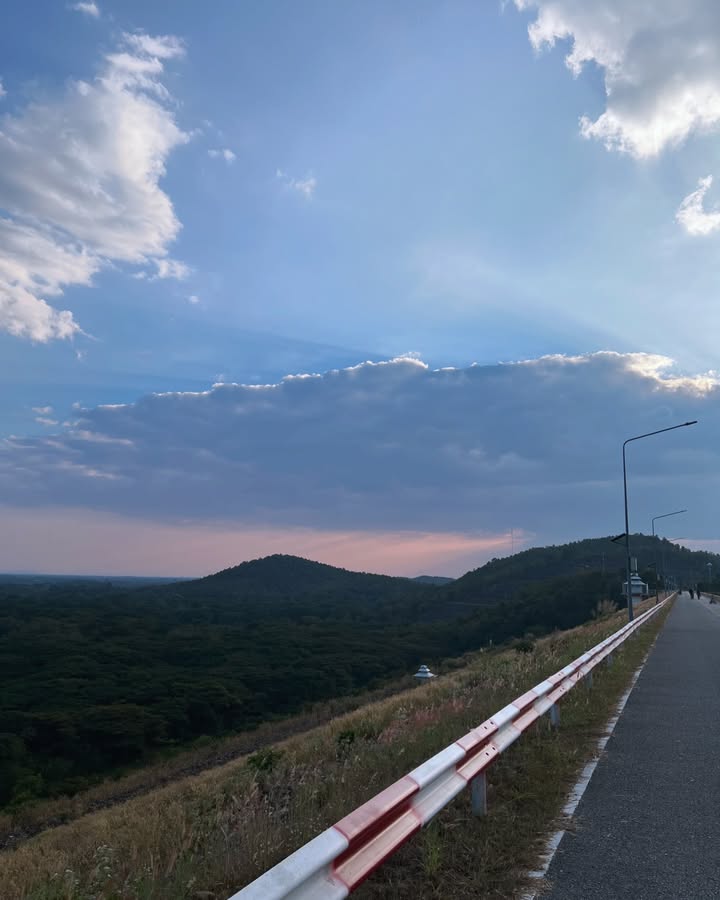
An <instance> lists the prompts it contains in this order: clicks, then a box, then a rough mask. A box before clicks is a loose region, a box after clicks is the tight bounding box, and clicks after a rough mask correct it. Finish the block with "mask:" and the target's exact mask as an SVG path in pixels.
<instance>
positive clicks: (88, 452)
mask: <svg viewBox="0 0 720 900" xmlns="http://www.w3.org/2000/svg"><path fill="white" fill-rule="evenodd" d="M39 22H42V23H43V27H42V28H40V27H38V23H39ZM719 131H720V7H718V5H717V4H716V3H714V2H712V0H658V2H656V3H653V4H648V3H646V2H645V0H552V2H551V0H547V2H546V0H505V2H497V3H496V2H481V3H478V2H477V0H468V2H465V0H432V2H430V0H396V2H394V3H392V4H388V3H386V2H383V0H363V2H362V3H360V2H348V3H334V2H331V0H306V2H304V3H302V4H298V3H294V2H290V0H270V2H267V3H263V4H238V3H235V2H231V0H216V2H214V3H213V4H212V6H211V7H209V8H207V7H206V8H203V7H201V6H200V5H198V4H197V3H195V2H192V0H177V2H174V3H173V4H167V3H161V2H158V0H144V2H142V3H140V2H135V0H123V2H122V3H119V2H115V3H113V2H111V0H102V2H93V0H87V2H67V3H63V2H57V0H52V2H51V0H36V2H35V3H33V4H27V3H20V2H19V0H9V2H8V3H7V4H6V7H5V8H4V27H3V29H2V31H1V32H0V571H3V570H4V571H27V572H56V573H76V574H80V573H93V574H95V573H108V574H148V575H151V574H152V575H183V576H187V575H202V574H207V573H208V572H211V571H214V570H218V569H222V568H225V567H227V566H229V565H233V564H236V563H239V562H241V561H243V560H245V559H249V558H255V557H258V556H263V555H266V554H268V553H275V552H287V553H298V554H300V555H304V556H308V557H311V558H314V559H319V560H321V561H323V562H329V563H332V564H335V565H342V566H346V567H348V568H354V569H361V570H367V571H382V572H388V573H391V574H403V575H416V574H420V573H430V574H443V575H456V574H460V573H461V572H463V571H465V570H467V569H469V568H473V567H476V566H478V565H481V564H482V563H483V562H485V561H487V560H488V559H490V558H492V557H495V556H503V555H507V554H508V553H510V552H511V551H512V550H519V549H522V548H524V547H529V546H534V545H541V544H548V543H559V542H564V541H567V540H578V539H582V538H584V537H587V536H592V535H603V534H605V535H607V534H617V533H619V532H620V531H622V530H623V529H624V524H623V505H622V499H623V498H622V466H621V446H622V442H623V441H624V440H625V439H626V438H627V437H630V436H633V435H636V434H640V433H643V432H646V431H652V430H656V429H660V428H665V427H669V426H670V425H674V424H678V423H681V422H684V421H688V420H691V419H698V420H699V424H698V425H697V426H693V427H692V428H688V429H679V430H678V431H675V432H673V433H671V434H667V435H660V436H658V437H655V438H651V439H648V440H647V441H644V442H642V443H634V444H632V445H631V446H630V449H629V451H628V457H629V461H628V475H629V499H630V517H631V519H630V524H631V531H645V532H649V531H650V527H651V518H652V517H653V516H658V515H661V514H664V513H666V512H669V511H673V510H676V509H681V508H687V509H688V513H687V514H684V515H683V516H682V517H678V518H669V519H665V520H662V521H661V522H660V523H658V525H659V526H660V527H659V528H658V530H659V531H660V532H661V533H664V534H665V535H666V536H667V537H669V538H673V539H677V540H682V542H683V543H686V544H687V545H689V546H695V547H707V548H709V549H716V548H717V547H719V546H720V529H719V528H718V525H717V502H716V500H715V498H716V497H717V496H718V494H717V493H716V491H715V488H716V487H717V486H718V485H717V481H718V477H720V476H718V475H717V474H716V473H717V472H719V471H720V467H718V461H719V460H718V454H719V453H720V449H718V448H720V418H719V417H718V413H719V412H720V375H718V374H717V373H716V371H715V368H716V367H717V361H716V356H717V351H716V349H715V348H716V344H717V342H718V335H720V306H719V305H718V303H717V285H718V274H719V268H720V267H719V259H718V249H719V246H720V191H719V190H718V185H720V181H718V182H714V181H713V178H714V177H715V176H718V177H719V178H720V169H719V157H718V153H717V140H718V132H719Z"/></svg>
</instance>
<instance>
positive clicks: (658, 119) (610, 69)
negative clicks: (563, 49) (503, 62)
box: [515, 0, 720, 159]
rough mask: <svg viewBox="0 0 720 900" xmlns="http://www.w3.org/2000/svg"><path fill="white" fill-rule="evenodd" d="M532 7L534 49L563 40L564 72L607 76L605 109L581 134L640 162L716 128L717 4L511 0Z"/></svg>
mask: <svg viewBox="0 0 720 900" xmlns="http://www.w3.org/2000/svg"><path fill="white" fill-rule="evenodd" d="M515 5H516V7H517V8H518V9H520V10H536V11H537V15H536V18H535V19H534V21H533V22H532V23H531V24H530V26H529V36H530V41H531V43H532V45H533V47H534V48H535V49H537V50H540V49H542V48H543V47H553V46H555V44H556V43H557V42H558V41H563V42H565V41H568V42H569V43H570V50H569V52H568V54H567V56H566V63H567V65H568V68H569V69H570V70H571V72H572V73H573V74H574V75H579V74H580V72H581V71H582V69H583V67H584V66H585V65H586V64H587V63H591V64H594V65H597V66H598V67H599V68H600V69H601V70H602V72H603V74H604V78H605V91H606V103H605V110H604V111H603V112H602V113H601V115H599V116H598V117H597V118H596V119H594V120H593V119H591V118H589V117H587V116H584V117H583V118H582V119H581V123H580V127H581V133H582V134H583V135H584V136H585V137H587V138H595V139H597V140H600V141H602V142H603V143H604V144H605V146H606V147H607V148H608V149H611V150H619V151H622V152H625V153H629V154H631V155H632V156H634V157H636V158H638V159H644V158H648V157H653V156H657V155H658V154H659V153H661V152H662V151H663V150H664V149H666V148H668V147H672V146H675V145H677V144H680V143H682V142H683V141H684V140H685V139H686V138H687V137H688V136H689V135H691V134H693V133H694V132H705V131H708V130H711V129H712V130H715V129H716V128H717V126H718V125H719V124H720V4H718V3H717V2H716V0H657V2H647V0H602V2H598V0H515Z"/></svg>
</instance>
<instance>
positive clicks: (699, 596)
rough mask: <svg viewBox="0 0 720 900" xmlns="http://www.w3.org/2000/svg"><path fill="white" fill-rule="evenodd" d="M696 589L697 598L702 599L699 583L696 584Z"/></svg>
mask: <svg viewBox="0 0 720 900" xmlns="http://www.w3.org/2000/svg"><path fill="white" fill-rule="evenodd" d="M696 590H697V595H698V600H702V594H701V593H700V585H698V586H697V588H696Z"/></svg>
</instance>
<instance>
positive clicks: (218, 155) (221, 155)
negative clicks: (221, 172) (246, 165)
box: [208, 147, 237, 165]
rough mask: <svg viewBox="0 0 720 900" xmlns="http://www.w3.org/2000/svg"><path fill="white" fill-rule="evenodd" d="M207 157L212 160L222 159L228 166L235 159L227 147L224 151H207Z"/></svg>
mask: <svg viewBox="0 0 720 900" xmlns="http://www.w3.org/2000/svg"><path fill="white" fill-rule="evenodd" d="M208 156H209V157H211V158H212V159H224V160H225V162H226V163H227V164H228V165H230V164H231V163H234V162H235V160H236V159H237V157H236V156H235V154H234V153H233V152H232V150H228V149H227V147H226V148H225V149H224V150H208Z"/></svg>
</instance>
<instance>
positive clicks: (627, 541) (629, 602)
mask: <svg viewBox="0 0 720 900" xmlns="http://www.w3.org/2000/svg"><path fill="white" fill-rule="evenodd" d="M688 425H697V419H693V421H692V422H681V424H680V425H671V426H670V427H669V428H659V429H658V430H657V431H648V433H647V434H638V435H635V437H631V438H628V439H627V440H626V441H624V442H623V448H622V458H623V491H624V494H625V556H626V565H625V569H626V574H627V582H626V585H625V586H626V588H627V590H626V594H627V605H628V621H629V622H632V620H633V607H632V586H631V584H630V523H629V520H628V498H627V465H626V463H625V448H626V447H627V445H628V444H630V443H632V442H633V441H639V440H641V439H642V438H647V437H652V436H653V435H654V434H663V433H664V432H666V431H675V429H676V428H686V427H687V426H688Z"/></svg>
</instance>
